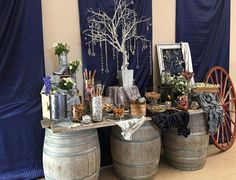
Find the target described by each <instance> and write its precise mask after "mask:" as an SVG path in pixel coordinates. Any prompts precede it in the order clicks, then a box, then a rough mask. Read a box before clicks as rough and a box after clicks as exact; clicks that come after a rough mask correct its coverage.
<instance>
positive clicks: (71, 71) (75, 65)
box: [68, 59, 82, 83]
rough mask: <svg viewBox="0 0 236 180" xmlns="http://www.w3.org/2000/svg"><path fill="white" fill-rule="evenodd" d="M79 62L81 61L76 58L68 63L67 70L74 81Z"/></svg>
mask: <svg viewBox="0 0 236 180" xmlns="http://www.w3.org/2000/svg"><path fill="white" fill-rule="evenodd" d="M81 64H82V63H81V61H80V59H77V60H75V61H72V62H71V63H69V65H68V72H69V74H70V76H71V77H72V79H73V80H74V82H75V83H76V72H77V71H78V70H79V67H80V66H81Z"/></svg>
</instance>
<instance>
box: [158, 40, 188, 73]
mask: <svg viewBox="0 0 236 180" xmlns="http://www.w3.org/2000/svg"><path fill="white" fill-rule="evenodd" d="M157 57H158V64H159V70H160V75H161V73H162V71H163V70H165V71H169V72H170V73H171V75H178V74H180V73H181V72H182V71H183V70H185V69H186V68H185V67H186V63H188V62H185V60H184V58H183V54H182V48H181V44H180V43H174V44H157Z"/></svg>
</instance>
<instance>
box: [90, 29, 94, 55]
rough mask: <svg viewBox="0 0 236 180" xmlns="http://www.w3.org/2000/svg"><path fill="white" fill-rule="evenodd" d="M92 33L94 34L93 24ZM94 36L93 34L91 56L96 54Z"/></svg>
mask: <svg viewBox="0 0 236 180" xmlns="http://www.w3.org/2000/svg"><path fill="white" fill-rule="evenodd" d="M91 33H92V34H94V33H93V26H92V30H91ZM93 37H94V36H92V43H91V44H92V53H91V56H95V52H94V38H93Z"/></svg>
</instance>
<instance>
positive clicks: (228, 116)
mask: <svg viewBox="0 0 236 180" xmlns="http://www.w3.org/2000/svg"><path fill="white" fill-rule="evenodd" d="M225 115H226V116H227V118H228V119H229V120H230V122H231V123H232V124H233V125H234V126H235V122H234V121H233V120H232V118H231V117H230V115H229V114H228V113H227V112H226V111H225Z"/></svg>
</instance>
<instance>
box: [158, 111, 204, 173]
mask: <svg viewBox="0 0 236 180" xmlns="http://www.w3.org/2000/svg"><path fill="white" fill-rule="evenodd" d="M188 127H189V128H190V130H191V134H190V135H189V136H188V137H187V138H185V137H184V136H178V132H177V129H172V130H171V131H170V132H168V133H163V140H162V142H163V149H164V156H165V160H166V161H167V163H168V164H169V165H170V166H172V167H174V168H176V169H180V170H188V171H192V170H198V169H201V168H203V167H204V165H205V162H206V156H207V147H208V144H209V135H208V133H207V120H206V118H205V114H204V113H203V112H200V113H192V114H191V113H190V120H189V125H188Z"/></svg>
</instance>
